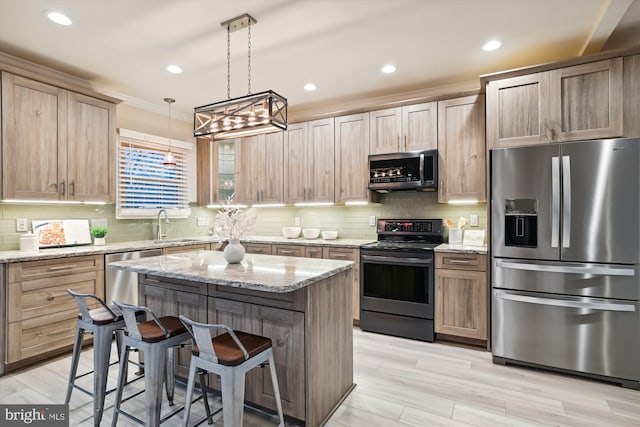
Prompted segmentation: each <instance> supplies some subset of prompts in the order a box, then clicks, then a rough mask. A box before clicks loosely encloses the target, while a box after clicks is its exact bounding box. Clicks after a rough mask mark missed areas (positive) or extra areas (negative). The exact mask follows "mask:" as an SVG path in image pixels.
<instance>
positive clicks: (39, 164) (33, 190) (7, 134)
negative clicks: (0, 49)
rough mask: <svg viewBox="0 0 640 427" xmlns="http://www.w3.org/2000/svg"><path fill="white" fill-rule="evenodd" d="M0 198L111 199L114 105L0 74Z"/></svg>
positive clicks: (113, 187) (114, 170)
mask: <svg viewBox="0 0 640 427" xmlns="http://www.w3.org/2000/svg"><path fill="white" fill-rule="evenodd" d="M2 159H3V160H2V198H3V199H23V200H74V201H100V202H109V203H114V202H115V196H116V191H115V185H116V182H115V181H116V180H115V172H116V126H115V104H112V103H110V102H107V101H103V100H100V99H95V98H91V97H89V96H86V95H81V94H78V93H75V92H70V91H67V90H65V89H61V88H58V87H55V86H51V85H48V84H44V83H40V82H37V81H33V80H30V79H26V78H23V77H20V76H17V75H13V74H10V73H6V72H3V73H2Z"/></svg>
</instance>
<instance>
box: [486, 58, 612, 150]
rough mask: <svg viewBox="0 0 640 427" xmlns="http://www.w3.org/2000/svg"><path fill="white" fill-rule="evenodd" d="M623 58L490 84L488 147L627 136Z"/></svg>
mask: <svg viewBox="0 0 640 427" xmlns="http://www.w3.org/2000/svg"><path fill="white" fill-rule="evenodd" d="M622 85H623V67H622V58H614V59H609V60H604V61H598V62H592V63H587V64H581V65H575V66H573V67H565V68H559V69H555V70H551V71H543V72H540V73H534V74H528V75H523V76H516V77H510V78H506V79H501V80H495V81H490V82H489V83H488V85H487V143H488V145H489V148H499V147H513V146H519V145H531V144H540V143H547V142H562V141H575V140H581V139H596V138H612V137H618V136H622V135H623V115H622V107H623V97H624V94H623V91H622Z"/></svg>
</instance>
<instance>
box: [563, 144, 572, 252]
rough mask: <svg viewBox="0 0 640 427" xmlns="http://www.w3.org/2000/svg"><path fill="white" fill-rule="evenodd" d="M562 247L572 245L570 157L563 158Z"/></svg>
mask: <svg viewBox="0 0 640 427" xmlns="http://www.w3.org/2000/svg"><path fill="white" fill-rule="evenodd" d="M562 195H563V199H562V200H563V203H562V205H563V206H562V247H563V248H568V247H569V246H570V244H571V161H570V157H569V156H562Z"/></svg>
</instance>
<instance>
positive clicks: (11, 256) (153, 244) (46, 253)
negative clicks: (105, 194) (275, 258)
mask: <svg viewBox="0 0 640 427" xmlns="http://www.w3.org/2000/svg"><path fill="white" fill-rule="evenodd" d="M373 241H374V240H364V239H339V238H338V239H336V240H323V239H313V240H308V239H304V238H297V239H285V238H284V237H280V236H251V237H249V238H246V239H242V240H241V242H243V243H275V244H290V245H305V246H331V247H339V248H358V247H360V245H364V244H365V243H370V242H373ZM199 243H204V244H208V243H212V244H220V243H219V242H218V241H217V240H216V239H215V238H213V237H209V236H204V237H190V238H179V239H166V240H161V241H155V240H140V241H133V242H120V243H108V244H106V245H103V246H94V245H84V246H70V247H65V248H47V249H40V251H38V252H22V251H0V263H9V262H21V261H36V260H45V259H55V258H66V257H73V256H82V255H100V254H109V253H115V252H127V251H138V250H145V249H157V248H167V247H176V246H191V245H197V244H199ZM220 245H221V244H220Z"/></svg>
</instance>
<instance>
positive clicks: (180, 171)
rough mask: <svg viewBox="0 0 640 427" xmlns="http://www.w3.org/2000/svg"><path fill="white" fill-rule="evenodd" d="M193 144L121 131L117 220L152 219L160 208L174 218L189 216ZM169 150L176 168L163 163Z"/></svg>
mask: <svg viewBox="0 0 640 427" xmlns="http://www.w3.org/2000/svg"><path fill="white" fill-rule="evenodd" d="M192 145H193V144H191V143H189V142H182V141H175V140H169V139H167V138H163V137H159V136H153V135H146V134H143V133H139V132H134V131H130V130H126V129H120V130H119V143H118V198H117V206H116V218H150V217H154V216H155V215H157V213H158V209H166V210H167V213H168V214H169V216H170V217H173V218H186V217H188V216H189V215H190V214H191V209H190V208H189V174H188V172H187V171H188V164H189V159H190V157H191V154H192V153H191V151H192ZM169 148H171V152H172V153H173V155H174V157H175V161H176V166H165V165H164V164H163V162H164V159H165V155H166V153H167V150H168V149H169Z"/></svg>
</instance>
